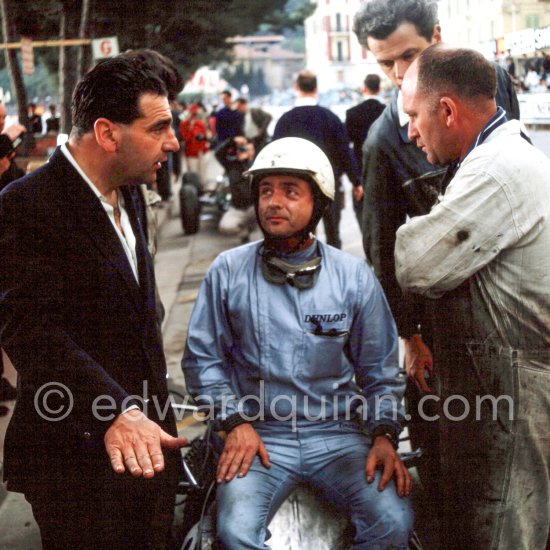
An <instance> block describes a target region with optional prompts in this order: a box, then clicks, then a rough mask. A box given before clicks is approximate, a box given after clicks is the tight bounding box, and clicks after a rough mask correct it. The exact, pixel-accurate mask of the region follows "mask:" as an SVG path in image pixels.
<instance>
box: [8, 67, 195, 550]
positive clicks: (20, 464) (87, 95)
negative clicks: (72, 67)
mask: <svg viewBox="0 0 550 550" xmlns="http://www.w3.org/2000/svg"><path fill="white" fill-rule="evenodd" d="M72 111H73V112H72V116H73V123H74V127H73V129H72V132H71V136H70V139H69V142H68V143H67V144H65V145H64V146H62V147H61V148H59V149H58V150H56V151H55V153H54V155H53V156H52V158H51V159H50V161H49V162H48V163H47V164H46V165H44V166H43V167H41V168H40V169H38V170H36V171H34V172H33V173H31V174H29V175H28V176H26V177H24V178H22V179H20V180H17V181H15V182H13V183H12V184H10V185H9V186H8V187H7V188H6V189H4V191H3V192H2V193H1V194H0V222H1V223H0V262H1V265H2V270H0V319H1V322H0V342H1V344H2V347H3V348H4V349H5V350H6V352H7V354H8V356H9V357H10V359H11V360H12V362H13V364H14V366H15V368H16V369H17V371H18V398H17V404H16V407H15V410H14V413H13V417H12V419H11V422H10V425H9V426H8V430H7V433H6V441H5V467H4V478H5V480H6V481H7V483H8V489H10V490H13V491H18V492H23V493H24V494H25V497H26V498H27V500H28V501H29V502H30V503H31V506H32V509H33V514H34V516H35V518H36V521H37V523H38V525H39V527H40V530H41V535H42V542H43V547H44V548H46V549H50V548H94V549H95V548H110V549H118V548H132V549H133V548H152V547H154V548H162V547H163V546H164V545H165V544H166V541H167V537H168V532H169V528H170V524H171V515H172V510H173V505H174V495H175V482H176V475H177V458H178V453H177V450H178V449H179V448H180V447H181V446H183V445H185V443H186V441H185V439H183V438H177V437H175V436H176V435H177V434H176V427H175V422H174V418H173V414H172V412H171V411H170V409H169V406H168V393H167V388H166V363H165V359H164V354H163V350H162V340H161V335H160V331H159V328H158V323H157V319H156V310H155V294H154V271H153V265H152V262H151V258H150V256H149V253H148V250H147V243H146V239H145V235H144V234H143V229H142V228H143V220H140V219H139V215H138V214H137V213H136V208H135V204H134V198H133V194H132V193H130V189H129V188H128V185H127V184H129V183H130V182H133V183H135V182H143V183H153V182H154V181H155V179H156V172H157V170H158V169H159V167H160V164H161V163H162V162H163V161H165V160H166V156H167V154H168V153H169V152H171V151H177V149H178V143H177V140H176V138H175V136H174V132H173V130H172V126H171V122H172V116H171V113H170V107H169V104H168V100H167V97H166V88H165V86H164V84H163V82H162V81H161V80H160V79H159V78H158V77H157V76H156V75H155V74H154V73H153V72H151V71H149V70H147V69H146V68H145V67H144V65H143V64H142V63H140V62H139V60H136V59H128V58H121V57H117V58H113V59H110V60H107V61H105V62H103V63H101V64H99V65H98V66H96V67H95V68H94V69H93V70H92V71H90V72H89V73H88V74H87V75H86V76H85V77H84V78H83V79H82V80H81V81H80V82H79V83H78V85H77V87H76V89H75V92H74V95H73V105H72Z"/></svg>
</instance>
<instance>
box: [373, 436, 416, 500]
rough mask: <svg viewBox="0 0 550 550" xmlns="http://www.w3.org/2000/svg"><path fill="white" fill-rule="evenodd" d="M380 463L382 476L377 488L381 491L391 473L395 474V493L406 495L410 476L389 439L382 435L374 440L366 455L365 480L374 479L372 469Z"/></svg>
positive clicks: (409, 487)
mask: <svg viewBox="0 0 550 550" xmlns="http://www.w3.org/2000/svg"><path fill="white" fill-rule="evenodd" d="M378 465H380V466H382V467H383V471H382V477H381V478H380V483H379V484H378V490H379V491H383V490H384V489H385V488H386V485H387V484H388V482H389V481H390V479H391V478H392V476H393V475H395V484H396V487H397V494H398V495H399V496H400V497H403V496H407V495H409V494H410V492H411V487H412V478H411V474H410V473H409V470H407V468H405V465H404V464H403V462H401V459H400V458H399V455H398V454H397V452H396V450H395V449H394V448H393V445H392V444H391V443H390V441H389V439H388V438H387V437H385V436H383V435H381V436H378V437H377V438H375V440H374V444H373V446H372V448H371V450H370V453H369V456H368V457H367V466H366V473H367V481H368V482H369V483H372V482H373V481H374V471H375V470H376V467H377V466H378Z"/></svg>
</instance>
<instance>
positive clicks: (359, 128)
mask: <svg viewBox="0 0 550 550" xmlns="http://www.w3.org/2000/svg"><path fill="white" fill-rule="evenodd" d="M379 94H380V77H379V76H378V75H377V74H368V75H367V76H366V77H365V82H364V83H363V96H364V97H365V100H364V101H363V102H361V103H359V105H356V106H355V107H352V108H351V109H348V110H347V111H346V130H347V131H348V136H349V139H350V140H351V142H352V143H353V152H354V153H355V160H356V162H357V166H358V167H359V171H360V172H362V171H363V158H362V156H363V143H364V142H365V138H366V137H367V134H368V133H369V129H370V127H371V126H372V125H373V123H374V121H375V120H376V119H377V118H378V117H379V116H380V115H381V114H382V111H383V110H384V108H385V104H384V103H382V101H380V95H379Z"/></svg>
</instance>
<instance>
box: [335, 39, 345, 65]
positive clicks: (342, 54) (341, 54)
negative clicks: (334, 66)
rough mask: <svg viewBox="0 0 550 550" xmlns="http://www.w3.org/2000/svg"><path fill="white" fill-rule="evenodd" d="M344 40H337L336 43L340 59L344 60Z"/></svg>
mask: <svg viewBox="0 0 550 550" xmlns="http://www.w3.org/2000/svg"><path fill="white" fill-rule="evenodd" d="M342 46H343V45H342V42H337V43H336V48H338V54H337V55H338V61H343V60H344V52H343V47H342Z"/></svg>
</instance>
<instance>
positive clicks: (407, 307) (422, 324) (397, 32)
mask: <svg viewBox="0 0 550 550" xmlns="http://www.w3.org/2000/svg"><path fill="white" fill-rule="evenodd" d="M354 31H355V33H356V34H357V38H358V40H359V42H360V43H361V44H362V45H363V46H364V47H366V48H368V49H369V50H370V51H371V53H372V54H373V55H374V57H375V58H376V60H377V61H378V63H379V65H380V67H381V68H382V70H383V71H384V73H385V74H386V75H387V76H388V78H390V80H391V81H392V82H393V84H394V85H395V86H396V87H397V88H398V89H400V88H401V83H402V81H403V77H404V74H405V72H406V70H407V69H408V67H409V66H410V65H411V64H412V62H413V61H414V60H415V59H416V57H418V56H419V55H420V54H421V53H422V52H423V51H424V50H425V49H426V48H428V47H429V46H430V45H431V44H435V43H438V42H441V27H440V25H439V22H438V16H437V3H436V2H432V1H430V0H372V1H371V2H366V3H364V4H363V5H362V7H361V9H360V10H359V12H358V13H357V14H356V15H355V18H354ZM496 69H497V97H496V101H497V104H498V105H500V106H502V107H503V108H504V109H505V110H506V112H507V114H508V117H509V118H519V106H518V101H517V98H516V95H515V92H514V90H513V86H512V82H511V80H510V77H509V75H508V74H507V73H506V71H504V70H503V69H502V68H500V67H496ZM407 132H408V116H407V115H406V114H405V112H404V111H403V108H402V100H401V94H400V93H399V94H398V95H397V96H396V97H395V98H394V100H393V101H392V102H391V103H390V105H388V107H387V108H386V109H385V111H384V112H383V113H382V115H381V116H380V117H379V118H378V120H377V121H376V122H375V123H374V124H373V125H372V127H371V129H370V131H369V135H368V137H367V140H366V141H365V144H364V149H363V151H364V154H363V162H364V172H363V174H362V182H363V186H364V192H365V200H364V211H363V246H364V249H365V254H366V256H367V259H368V261H369V262H370V263H371V264H372V266H373V268H374V271H375V273H376V275H377V276H378V278H379V280H380V283H381V284H382V287H383V288H384V292H385V294H386V297H387V299H388V302H389V304H390V307H391V310H392V313H393V315H394V318H395V321H396V323H397V329H398V332H399V335H400V336H401V337H402V338H403V339H404V343H405V365H406V368H407V372H408V374H409V377H410V379H411V380H414V382H415V384H412V383H411V384H409V388H408V389H407V393H406V398H407V401H408V408H409V414H411V416H412V419H411V423H410V424H409V430H410V432H411V437H412V438H413V443H414V444H418V445H420V446H422V447H423V448H424V451H425V454H426V458H425V459H423V464H424V465H425V469H424V472H421V473H424V475H423V476H422V479H423V482H424V483H425V484H426V485H427V486H428V488H429V489H431V492H432V493H433V494H438V492H439V491H438V488H437V481H438V479H439V473H438V471H439V470H438V467H439V450H438V449H439V446H438V440H439V436H438V433H437V425H436V424H437V423H436V422H424V421H422V420H421V417H420V416H419V415H418V414H417V412H418V408H417V401H418V400H419V399H420V398H421V395H422V393H420V392H429V391H431V390H430V388H429V387H428V383H427V379H428V378H430V377H431V375H432V366H433V363H432V355H431V351H430V347H429V346H430V341H431V335H432V329H431V328H430V326H429V323H428V317H429V314H428V312H427V307H428V306H427V302H426V301H425V300H423V299H422V298H414V299H413V298H411V297H410V295H404V294H403V293H402V291H401V289H400V287H399V285H398V283H397V279H396V276H395V264H394V248H395V238H396V237H395V236H396V232H397V229H398V228H399V227H400V226H401V225H403V224H404V223H405V220H406V217H407V215H414V214H415V213H416V212H414V211H413V210H412V209H411V204H410V203H409V202H408V200H407V197H406V195H405V192H404V190H403V187H402V186H403V184H404V183H405V182H406V181H407V180H410V179H411V178H416V177H418V176H420V175H422V174H425V173H427V172H431V171H434V170H435V167H434V166H433V165H432V164H430V163H429V162H428V161H427V159H426V154H425V153H424V152H423V151H421V150H420V149H418V148H417V147H416V145H415V143H414V142H413V141H411V140H409V138H408V136H407ZM441 322H444V321H442V320H441ZM415 386H418V388H419V392H416V387H415ZM432 404H433V402H432ZM426 414H427V415H428V416H430V415H431V411H429V412H428V408H427V407H426ZM436 513H437V511H434V515H436Z"/></svg>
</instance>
